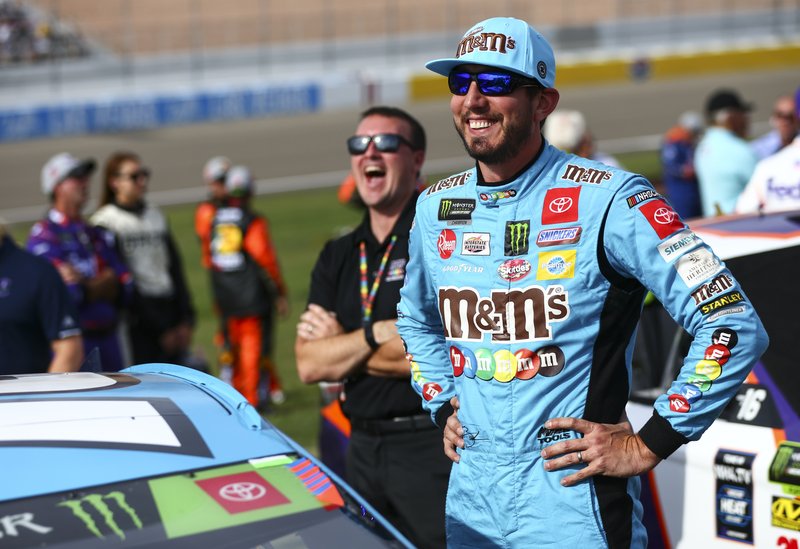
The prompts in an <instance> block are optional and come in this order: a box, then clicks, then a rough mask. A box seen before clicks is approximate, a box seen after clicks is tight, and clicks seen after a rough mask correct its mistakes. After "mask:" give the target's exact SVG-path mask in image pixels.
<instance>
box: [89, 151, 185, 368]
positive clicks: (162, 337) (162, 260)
mask: <svg viewBox="0 0 800 549" xmlns="http://www.w3.org/2000/svg"><path fill="white" fill-rule="evenodd" d="M149 180H150V170H149V169H147V168H145V167H144V166H142V162H141V160H140V159H139V156H137V155H136V154H134V153H131V152H116V153H114V154H112V155H111V156H110V157H109V158H108V159H107V160H106V164H105V168H104V170H103V191H102V192H103V194H102V197H101V199H100V208H99V209H98V210H97V211H96V212H95V213H94V215H92V217H91V222H92V224H94V225H97V226H100V227H103V228H105V229H108V230H109V231H111V232H113V233H114V234H115V235H116V239H117V244H118V246H119V249H120V251H121V253H122V256H123V258H124V259H125V261H126V262H127V264H128V267H129V268H130V270H131V273H132V275H133V282H134V286H135V290H136V291H135V293H134V297H133V300H132V302H131V304H130V307H129V308H128V314H127V316H126V319H127V328H128V330H127V331H128V338H129V341H130V346H131V353H132V357H133V362H134V363H135V364H144V363H148V362H169V363H173V364H184V365H188V364H189V356H190V345H191V342H192V331H193V330H194V322H195V312H194V307H193V306H192V300H191V297H190V295H189V290H188V287H187V284H186V279H185V277H184V274H183V264H182V262H181V258H180V255H179V253H178V249H177V247H176V245H175V241H174V240H173V238H172V234H171V233H170V230H169V225H168V223H167V219H166V218H165V217H164V214H163V213H161V210H159V209H158V208H157V207H156V206H154V205H152V204H148V203H147V202H146V200H145V195H146V194H147V186H148V182H149Z"/></svg>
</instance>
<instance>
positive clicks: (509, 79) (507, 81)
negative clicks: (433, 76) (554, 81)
mask: <svg viewBox="0 0 800 549" xmlns="http://www.w3.org/2000/svg"><path fill="white" fill-rule="evenodd" d="M473 81H475V83H476V84H477V85H478V90H479V91H480V92H481V93H482V94H483V95H488V96H497V95H508V94H510V93H511V92H513V91H514V90H516V89H517V88H523V87H536V88H541V87H542V86H541V84H539V83H538V82H536V81H535V80H531V79H530V78H525V77H522V76H518V75H516V74H511V73H508V72H499V71H497V72H478V73H471V72H463V71H462V72H456V71H453V72H451V73H450V74H449V75H447V84H448V86H450V93H452V94H454V95H467V92H468V91H469V86H470V84H471V83H472V82H473Z"/></svg>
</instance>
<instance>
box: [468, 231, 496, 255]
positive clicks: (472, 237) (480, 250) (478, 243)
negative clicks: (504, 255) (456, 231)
mask: <svg viewBox="0 0 800 549" xmlns="http://www.w3.org/2000/svg"><path fill="white" fill-rule="evenodd" d="M490 242H491V235H490V234H489V233H464V237H463V239H462V241H461V255H489V253H490V247H489V244H490Z"/></svg>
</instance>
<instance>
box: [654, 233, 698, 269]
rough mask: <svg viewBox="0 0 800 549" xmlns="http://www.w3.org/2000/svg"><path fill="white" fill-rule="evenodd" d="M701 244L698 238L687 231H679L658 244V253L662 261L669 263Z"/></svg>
mask: <svg viewBox="0 0 800 549" xmlns="http://www.w3.org/2000/svg"><path fill="white" fill-rule="evenodd" d="M702 243H703V241H702V240H700V237H698V236H697V235H696V234H694V233H693V232H692V231H690V230H688V229H687V230H683V231H680V232H679V233H677V234H675V235H673V236H671V237H669V238H668V239H667V240H665V241H664V242H662V243H661V244H659V245H658V253H659V254H661V257H662V258H663V259H664V261H666V262H667V263H671V262H672V261H674V260H675V259H676V258H678V257H679V256H680V255H681V254H682V253H684V252H688V251H689V250H692V249H694V248H696V247H698V246H699V245H700V244H702Z"/></svg>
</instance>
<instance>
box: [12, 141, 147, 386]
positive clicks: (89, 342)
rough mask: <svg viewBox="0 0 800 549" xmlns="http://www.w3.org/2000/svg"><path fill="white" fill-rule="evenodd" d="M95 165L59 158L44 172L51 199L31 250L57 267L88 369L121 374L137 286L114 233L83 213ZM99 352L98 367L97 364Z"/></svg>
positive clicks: (30, 243) (69, 157) (46, 191)
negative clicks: (126, 319)
mask: <svg viewBox="0 0 800 549" xmlns="http://www.w3.org/2000/svg"><path fill="white" fill-rule="evenodd" d="M95 167H96V163H95V161H94V160H92V159H85V160H78V159H77V158H75V157H74V156H72V155H70V154H68V153H61V154H57V155H56V156H54V157H52V158H51V159H50V160H48V162H47V164H45V165H44V168H42V180H41V182H42V191H43V192H44V194H45V195H46V196H48V197H49V198H50V203H51V208H50V210H49V211H48V213H47V216H46V217H45V219H43V220H41V221H39V222H37V223H36V224H35V225H34V226H33V228H32V229H31V233H30V236H29V237H28V244H27V248H28V250H29V251H31V252H32V253H33V254H35V255H40V256H43V257H45V258H47V259H48V260H50V262H51V263H52V264H53V265H54V266H55V267H56V269H57V270H58V272H59V274H60V275H61V278H62V279H63V280H64V282H65V283H66V285H67V288H68V289H69V292H70V295H71V296H72V299H73V300H74V302H75V304H76V305H77V308H78V318H79V322H80V327H81V331H82V333H83V348H84V353H85V355H86V357H87V364H86V366H85V367H88V368H90V369H98V370H100V369H102V370H105V371H118V370H120V369H122V368H124V367H125V366H126V364H125V360H124V358H123V353H122V348H121V345H120V340H119V336H118V334H117V325H118V322H119V317H120V309H121V307H122V306H123V305H124V304H125V303H126V301H127V300H128V298H129V297H130V295H131V292H132V289H133V286H132V279H131V275H130V273H129V271H128V268H127V267H126V266H125V264H124V263H123V262H122V260H121V259H120V257H119V255H118V254H117V252H116V249H115V245H114V237H113V235H112V234H111V233H109V232H107V231H105V230H103V229H100V228H97V227H92V226H90V225H88V224H87V223H86V221H85V220H84V219H83V216H82V214H81V212H82V210H83V207H84V206H85V204H86V200H87V198H88V190H89V179H90V177H91V175H92V173H94V170H95ZM94 349H97V351H98V353H99V357H98V358H99V364H97V363H96V362H95V361H94V360H93V358H92V357H93V355H92V351H93V350H94Z"/></svg>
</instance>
